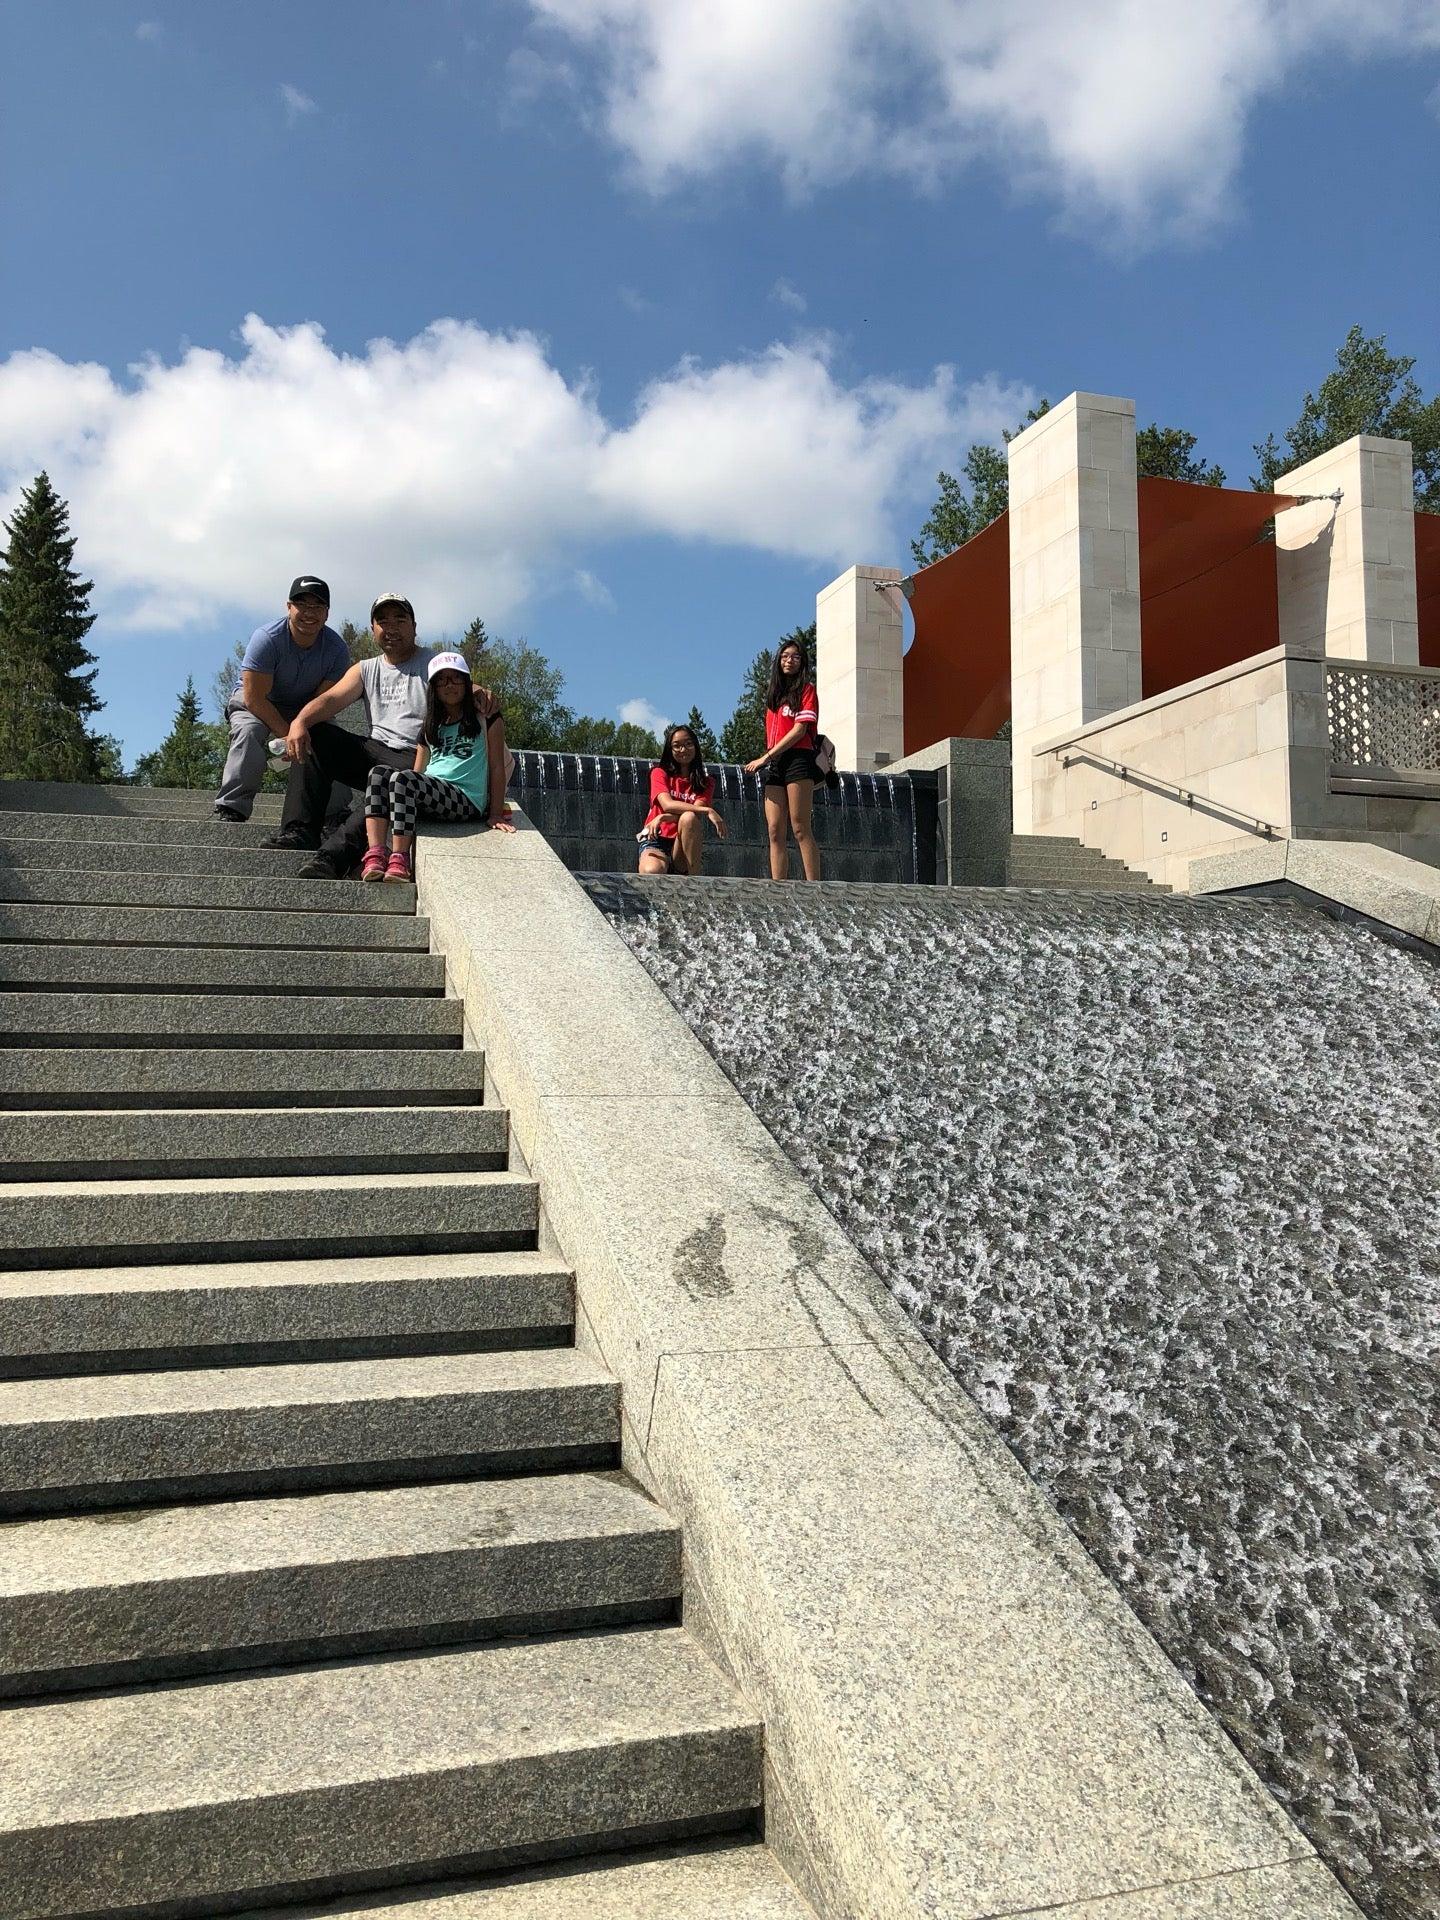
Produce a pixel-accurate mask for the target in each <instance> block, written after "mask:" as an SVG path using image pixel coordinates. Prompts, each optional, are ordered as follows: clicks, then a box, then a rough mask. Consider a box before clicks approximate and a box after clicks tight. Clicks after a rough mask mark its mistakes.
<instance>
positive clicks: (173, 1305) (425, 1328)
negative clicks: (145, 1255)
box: [0, 1248, 574, 1377]
mask: <svg viewBox="0 0 1440 1920" xmlns="http://www.w3.org/2000/svg"><path fill="white" fill-rule="evenodd" d="M573 1322H574V1282H573V1279H572V1276H571V1274H570V1272H569V1271H568V1269H567V1268H565V1267H564V1266H563V1265H562V1264H561V1263H560V1262H559V1261H557V1260H555V1259H554V1258H553V1257H552V1256H550V1255H549V1254H543V1253H539V1252H536V1251H534V1250H531V1249H524V1248H522V1249H518V1250H514V1251H510V1252H499V1253H435V1254H410V1255H404V1256H394V1255H392V1256H390V1257H389V1258H386V1259H366V1258H363V1257H362V1258H358V1259H339V1260H327V1259H318V1260H272V1261H258V1260H257V1261H240V1262H232V1263H225V1262H216V1263H215V1264H213V1265H206V1266H197V1265H188V1266H170V1265H167V1266H151V1267H127V1268H121V1269H106V1268H99V1269H96V1268H88V1267H79V1268H77V1267H60V1268H50V1269H42V1270H39V1271H31V1272H27V1273H5V1274H0V1356H4V1357H3V1358H0V1368H3V1370H4V1372H5V1373H6V1374H8V1375H10V1376H11V1377H23V1376H34V1375H39V1374H58V1373H96V1372H119V1373H126V1372H135V1371H137V1370H139V1369H142V1368H155V1367H166V1366H168V1367H184V1368H195V1367H199V1366H240V1365H250V1364H254V1363H256V1362H257V1361H273V1360H290V1361H298V1360H303V1359H322V1358H323V1359H343V1358H346V1357H358V1356H360V1355H367V1354H381V1353H441V1352H447V1351H465V1352H477V1351H480V1350H482V1349H484V1348H492V1347H523V1346H561V1345H565V1344H568V1342H569V1339H570V1335H571V1328H572V1326H573Z"/></svg>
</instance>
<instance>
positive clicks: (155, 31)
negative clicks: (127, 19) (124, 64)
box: [135, 20, 164, 42]
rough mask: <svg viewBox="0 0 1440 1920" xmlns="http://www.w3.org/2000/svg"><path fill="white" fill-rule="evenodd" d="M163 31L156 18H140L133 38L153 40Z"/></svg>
mask: <svg viewBox="0 0 1440 1920" xmlns="http://www.w3.org/2000/svg"><path fill="white" fill-rule="evenodd" d="M163 31H164V29H163V28H162V27H161V25H160V22H159V21H158V20H142V21H140V23H139V25H138V26H137V27H136V29H135V38H136V39H137V40H148V41H151V42H154V41H156V40H158V39H159V38H160V36H161V33H162V32H163Z"/></svg>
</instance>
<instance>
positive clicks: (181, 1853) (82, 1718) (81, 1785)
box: [0, 1628, 761, 1920]
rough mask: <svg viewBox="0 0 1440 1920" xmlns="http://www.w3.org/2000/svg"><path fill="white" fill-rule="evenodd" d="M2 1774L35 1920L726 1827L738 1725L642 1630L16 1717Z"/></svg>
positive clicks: (20, 1873) (718, 1693) (684, 1654)
mask: <svg viewBox="0 0 1440 1920" xmlns="http://www.w3.org/2000/svg"><path fill="white" fill-rule="evenodd" d="M21 1762H23V1765H21V1764H19V1763H21ZM0 1779H3V1781H4V1782H5V1786H4V1788H3V1800H0V1879H3V1881H4V1884H5V1885H6V1887H7V1889H8V1898H9V1899H10V1900H11V1901H12V1902H13V1905H14V1910H15V1911H16V1912H17V1913H24V1914H26V1915H28V1916H33V1917H34V1920H52V1917H55V1916H60V1915H68V1914H76V1913H89V1914H94V1913H99V1912H105V1911H113V1910H116V1909H119V1910H124V1909H126V1908H129V1907H143V1906H145V1905H147V1904H152V1903H155V1902H158V1901H161V1900H164V1901H167V1902H177V1903H178V1902H193V1903H196V1904H197V1905H198V1904H201V1903H206V1904H208V1903H211V1902H218V1901H222V1900H224V1899H225V1897H226V1896H230V1895H236V1894H242V1893H252V1892H253V1894H254V1895H256V1896H257V1904H258V1903H259V1899H260V1898H262V1897H265V1898H268V1897H274V1896H275V1895H277V1894H279V1893H281V1892H284V1891H290V1892H293V1891H296V1890H299V1889H302V1888H306V1887H307V1886H313V1887H314V1888H315V1890H316V1892H317V1893H319V1892H330V1891H332V1890H336V1888H337V1886H338V1887H343V1886H345V1885H346V1884H347V1883H349V1884H350V1885H354V1884H355V1883H356V1882H357V1881H359V1882H360V1883H361V1884H364V1882H365V1880H367V1879H368V1880H369V1881H370V1882H371V1883H372V1884H373V1883H374V1882H376V1881H380V1882H382V1883H391V1884H393V1883H394V1882H396V1881H399V1880H403V1879H405V1878H412V1879H414V1878H432V1877H434V1874H435V1871H436V1870H437V1869H439V1868H443V1867H444V1866H446V1865H461V1864H462V1863H463V1864H464V1865H468V1866H470V1867H472V1868H473V1867H478V1866H480V1865H482V1864H490V1865H500V1864H504V1862H505V1860H506V1857H507V1856H511V1857H513V1856H514V1854H515V1853H516V1852H518V1851H520V1850H522V1849H523V1850H529V1849H546V1850H551V1851H570V1852H580V1851H587V1850H589V1848H588V1847H587V1844H586V1843H587V1841H589V1842H591V1843H592V1844H593V1842H594V1840H595V1839H597V1838H598V1837H600V1836H617V1835H621V1834H633V1835H639V1836H645V1837H649V1838H655V1837H659V1836H660V1835H662V1834H663V1833H665V1832H666V1831H667V1830H668V1831H672V1832H673V1831H675V1830H677V1829H679V1830H684V1829H685V1828H687V1827H691V1826H693V1825H695V1824H696V1823H701V1822H704V1823H708V1824H713V1825H722V1824H724V1825H731V1826H736V1827H738V1826H742V1825H745V1824H747V1823H749V1822H751V1821H752V1820H753V1818H754V1815H755V1810H756V1809H757V1807H758V1806H759V1802H760V1787H761V1751H760V1730H759V1727H758V1726H757V1725H756V1723H755V1721H754V1718H753V1716H752V1715H751V1714H750V1713H749V1712H748V1711H747V1709H746V1708H745V1707H744V1706H743V1705H742V1703H741V1702H740V1700H739V1699H738V1698H737V1697H736V1695H735V1694H734V1693H733V1692H732V1691H731V1689H730V1688H729V1686H728V1685H727V1683H726V1682H725V1681H724V1680H723V1679H722V1677H721V1676H720V1674H719V1672H718V1671H717V1670H716V1669H715V1668H714V1667H713V1666H712V1665H711V1664H710V1662H709V1661H708V1660H706V1658H705V1657H704V1655H703V1654H701V1653H700V1652H699V1651H698V1650H697V1648H696V1647H695V1644H694V1642H693V1641H692V1640H690V1639H689V1638H688V1637H687V1636H686V1635H685V1634H684V1633H683V1632H682V1631H681V1630H679V1629H678V1628H655V1629H649V1630H642V1631H634V1632H630V1633H616V1634H582V1635H579V1636H576V1637H574V1638H569V1639H561V1640H555V1641H549V1642H543V1643H540V1644H533V1643H532V1644H520V1645H498V1646H490V1647H483V1648H479V1649H468V1650H466V1651H463V1652H455V1653H439V1654H429V1655H416V1656H413V1657H411V1658H409V1659H390V1660H380V1661H372V1662H363V1663H360V1664H342V1665H339V1666H330V1667H323V1668H320V1669H318V1670H315V1671H310V1672H290V1673H279V1674H272V1675H266V1676H263V1677H256V1678H247V1679H238V1680H227V1681H219V1682H211V1683H208V1684H201V1685H194V1686H188V1687H186V1686H179V1687H172V1688H169V1689H166V1690H164V1691H162V1692H159V1693H153V1694H122V1695H119V1696H115V1697H109V1698H103V1697H102V1698H98V1699H85V1700H74V1701H60V1702H55V1703H50V1704H46V1705H42V1706H33V1707H19V1708H16V1709H14V1710H13V1711H12V1712H10V1713H9V1714H7V1715H5V1716H4V1720H3V1721H0Z"/></svg>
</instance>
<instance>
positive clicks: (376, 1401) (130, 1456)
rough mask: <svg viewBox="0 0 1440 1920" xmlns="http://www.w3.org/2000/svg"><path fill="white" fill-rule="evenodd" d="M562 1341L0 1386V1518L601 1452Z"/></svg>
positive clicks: (564, 1462) (446, 1474)
mask: <svg viewBox="0 0 1440 1920" xmlns="http://www.w3.org/2000/svg"><path fill="white" fill-rule="evenodd" d="M619 1438H620V1409H619V1389H618V1388H617V1386H616V1384H615V1382H614V1380H612V1379H611V1378H610V1376H609V1375H608V1374H607V1373H605V1372H604V1370H603V1369H602V1368H600V1367H598V1366H597V1365H596V1364H595V1362H594V1361H592V1360H588V1359H586V1358H585V1357H584V1356H583V1355H582V1354H580V1353H578V1352H577V1351H576V1350H575V1348H573V1347H536V1348H528V1349H522V1350H520V1351H518V1352H494V1353H461V1354H427V1355H421V1356H416V1357H408V1358H404V1359H384V1360H340V1361H334V1362H320V1361H316V1362H309V1363H306V1364H303V1365H293V1366H286V1365H275V1366H247V1367H235V1368H229V1367H205V1368H199V1369H196V1370H195V1371H192V1372H179V1371H176V1372H151V1373H103V1374H99V1373H97V1374H86V1375H69V1376H64V1377H60V1378H55V1379H34V1380H6V1381H0V1513H4V1514H20V1513H33V1512H44V1511H53V1510H56V1509H64V1508H76V1507H86V1508H93V1507H100V1506H120V1505H126V1506H129V1505H135V1504H138V1503H141V1502H144V1503H147V1504H149V1503H153V1502H156V1501H162V1500H176V1499H193V1498H196V1497H197V1496H199V1495H201V1494H217V1493H226V1492H242V1491H243V1492H257V1491H264V1490H267V1489H286V1488H291V1487H306V1486H320V1485H324V1484H329V1485H335V1486H375V1485H383V1484H384V1483H385V1482H387V1481H400V1480H440V1479H450V1478H455V1477H458V1476H460V1475H466V1476H469V1475H474V1474H478V1473H491V1472H496V1471H502V1472H506V1473H518V1472H528V1471H531V1470H534V1469H537V1468H546V1469H554V1468H559V1467H568V1466H574V1465H576V1464H581V1465H596V1466H608V1465H610V1464H612V1463H613V1461H614V1458H615V1453H616V1448H617V1446H618V1444H619Z"/></svg>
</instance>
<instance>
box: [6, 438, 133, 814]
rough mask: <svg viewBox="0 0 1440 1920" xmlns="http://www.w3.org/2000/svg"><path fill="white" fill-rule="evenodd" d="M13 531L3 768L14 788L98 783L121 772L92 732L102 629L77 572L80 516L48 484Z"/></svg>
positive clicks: (39, 481)
mask: <svg viewBox="0 0 1440 1920" xmlns="http://www.w3.org/2000/svg"><path fill="white" fill-rule="evenodd" d="M5 530H6V534H7V540H6V546H5V553H4V556H3V558H0V680H3V682H4V692H3V696H0V698H3V702H4V714H3V718H0V737H3V740H4V742H5V748H4V752H3V759H0V766H3V769H4V772H5V773H6V774H7V775H8V776H10V777H11V778H13V779H32V780H35V779H38V780H44V779H49V780H98V779H100V778H101V777H102V776H103V775H104V774H106V773H108V772H111V771H113V759H114V756H113V753H111V751H110V750H109V748H108V747H107V746H105V745H102V742H101V740H100V738H99V737H98V736H97V735H95V734H92V733H91V732H90V730H89V728H88V726H87V725H86V722H87V721H88V720H89V718H90V716H91V715H92V714H95V713H98V712H99V711H100V708H101V705H102V702H101V700H100V699H99V696H98V695H97V694H96V692H95V656H94V654H93V653H91V651H90V649H89V648H88V647H87V646H86V645H85V637H86V635H87V634H88V633H89V631H90V629H91V627H92V626H94V624H95V616H94V615H93V614H92V613H91V612H90V588H91V585H92V583H91V582H90V581H89V580H82V579H81V578H80V576H79V575H78V574H77V573H76V571H75V569H74V566H73V564H72V562H73V561H74V558H75V540H74V536H73V535H72V534H71V532H70V509H69V507H68V506H67V505H66V503H65V502H64V501H63V500H62V499H61V498H60V496H59V494H58V493H56V491H55V489H54V487H53V486H52V485H51V484H50V476H49V475H48V474H46V473H39V474H37V475H36V477H35V480H34V482H33V483H32V484H31V485H30V486H29V487H27V488H26V489H25V491H24V493H23V494H22V495H21V497H20V504H19V506H18V507H17V508H16V509H15V512H14V513H13V514H12V515H11V517H10V519H9V521H8V522H7V523H6V529H5ZM22 769H24V771H22Z"/></svg>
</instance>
